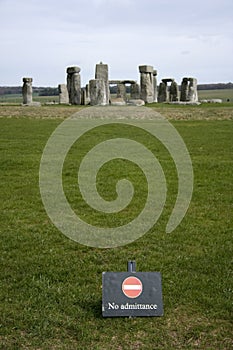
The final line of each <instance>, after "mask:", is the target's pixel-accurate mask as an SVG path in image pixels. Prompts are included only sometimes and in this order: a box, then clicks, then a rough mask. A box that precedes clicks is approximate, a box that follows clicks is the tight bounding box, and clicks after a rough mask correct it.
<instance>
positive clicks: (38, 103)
mask: <svg viewBox="0 0 233 350" xmlns="http://www.w3.org/2000/svg"><path fill="white" fill-rule="evenodd" d="M22 106H24V107H41V103H40V102H30V103H22Z"/></svg>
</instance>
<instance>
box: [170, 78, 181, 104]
mask: <svg viewBox="0 0 233 350" xmlns="http://www.w3.org/2000/svg"><path fill="white" fill-rule="evenodd" d="M169 101H170V102H177V101H179V87H178V84H177V83H176V82H175V81H174V80H173V81H172V83H171V86H170V91H169Z"/></svg>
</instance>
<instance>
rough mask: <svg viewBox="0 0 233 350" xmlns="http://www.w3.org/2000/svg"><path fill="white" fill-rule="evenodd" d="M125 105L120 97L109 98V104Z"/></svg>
mask: <svg viewBox="0 0 233 350" xmlns="http://www.w3.org/2000/svg"><path fill="white" fill-rule="evenodd" d="M125 105H126V102H125V100H124V98H122V97H118V98H112V99H111V106H125Z"/></svg>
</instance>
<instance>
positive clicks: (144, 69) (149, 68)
mask: <svg viewBox="0 0 233 350" xmlns="http://www.w3.org/2000/svg"><path fill="white" fill-rule="evenodd" d="M139 72H140V73H151V74H153V72H154V68H153V66H148V65H144V66H139Z"/></svg>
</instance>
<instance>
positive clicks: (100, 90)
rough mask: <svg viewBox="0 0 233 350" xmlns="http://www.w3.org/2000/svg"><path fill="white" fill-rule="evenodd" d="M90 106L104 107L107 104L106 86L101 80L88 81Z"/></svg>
mask: <svg viewBox="0 0 233 350" xmlns="http://www.w3.org/2000/svg"><path fill="white" fill-rule="evenodd" d="M89 87H90V105H91V106H98V105H99V106H105V105H107V104H109V101H108V100H107V98H108V97H107V95H106V84H105V82H104V80H103V79H92V80H90V81H89Z"/></svg>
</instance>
